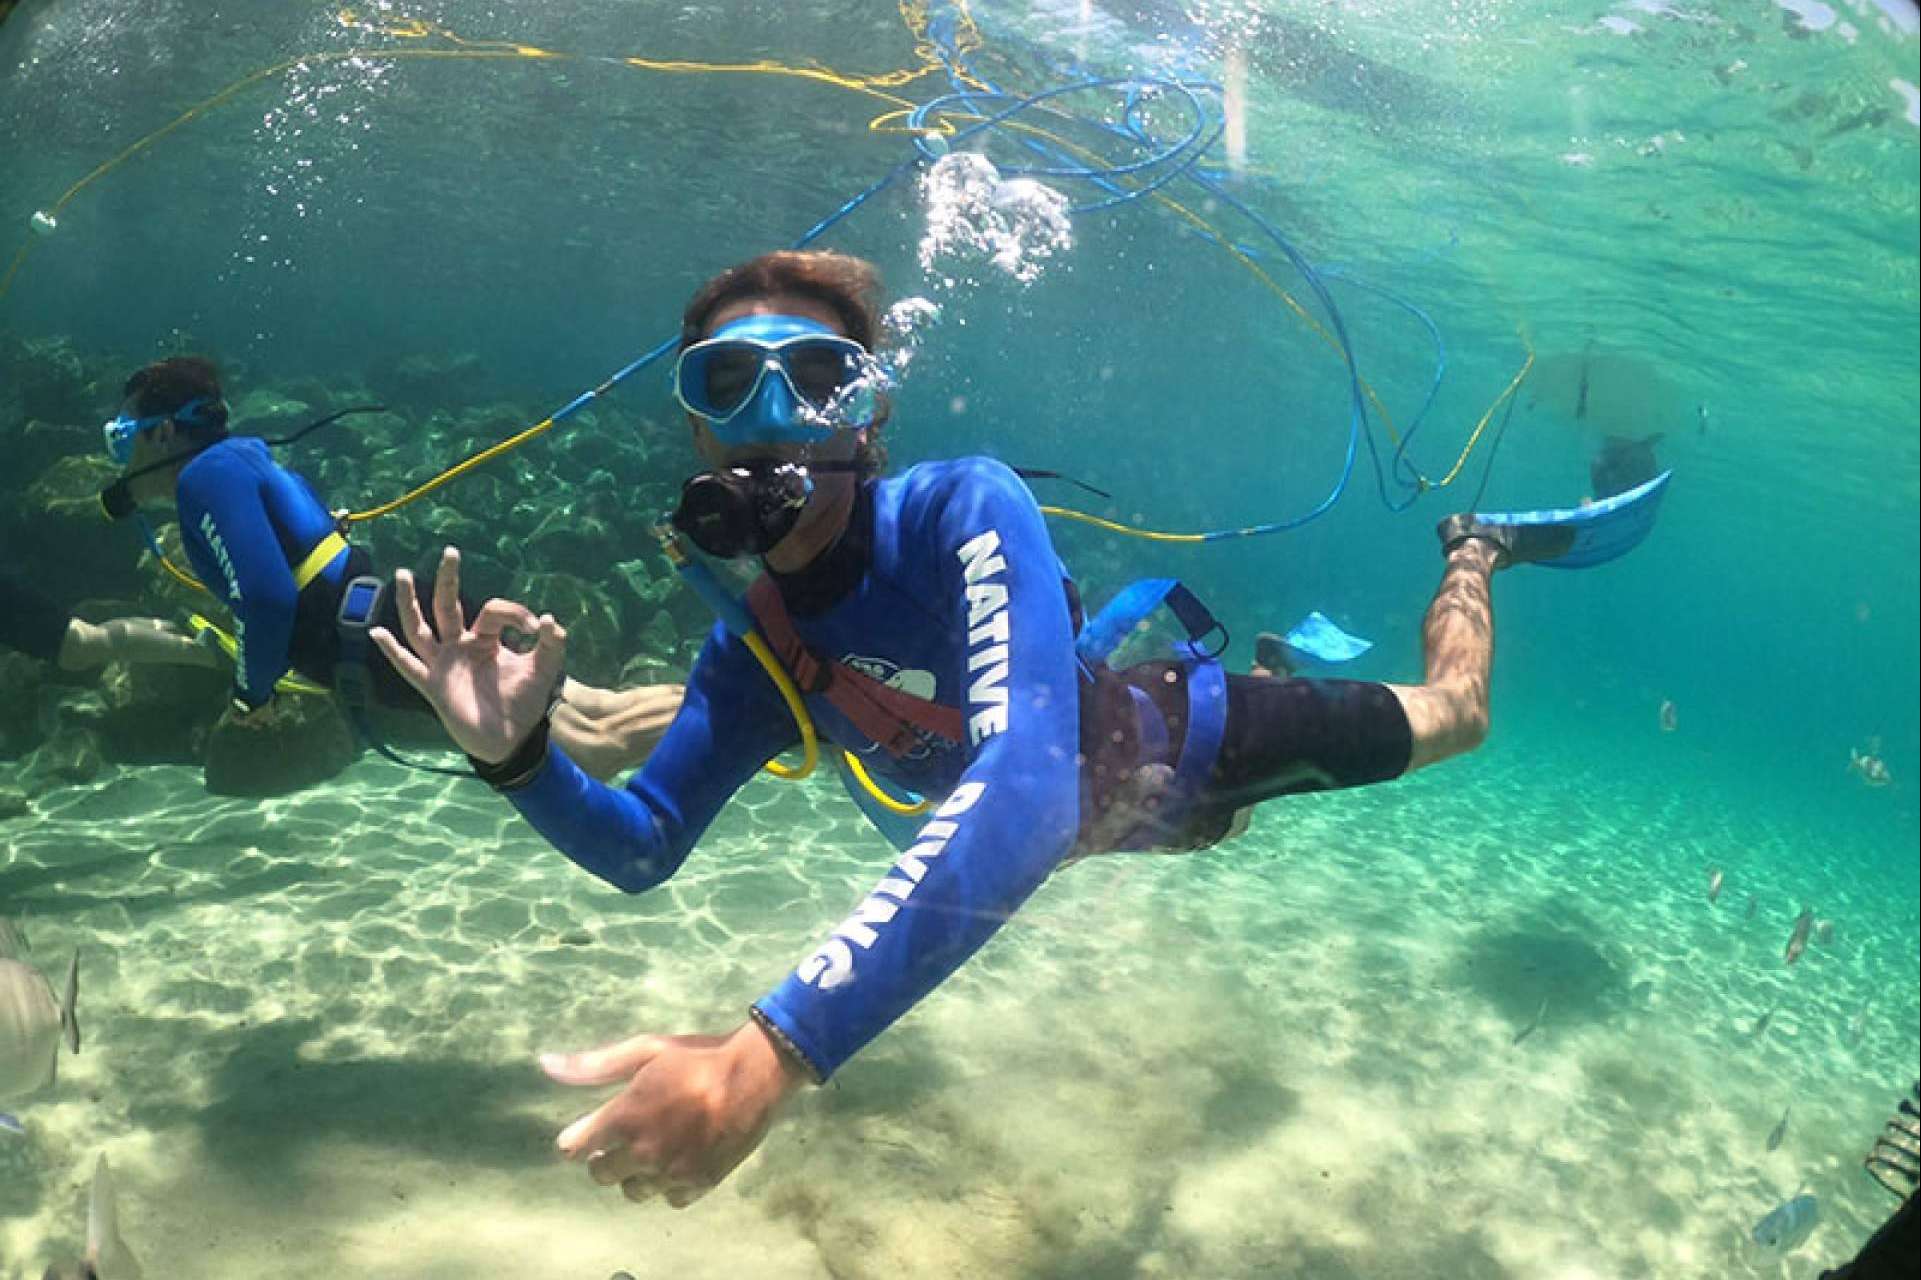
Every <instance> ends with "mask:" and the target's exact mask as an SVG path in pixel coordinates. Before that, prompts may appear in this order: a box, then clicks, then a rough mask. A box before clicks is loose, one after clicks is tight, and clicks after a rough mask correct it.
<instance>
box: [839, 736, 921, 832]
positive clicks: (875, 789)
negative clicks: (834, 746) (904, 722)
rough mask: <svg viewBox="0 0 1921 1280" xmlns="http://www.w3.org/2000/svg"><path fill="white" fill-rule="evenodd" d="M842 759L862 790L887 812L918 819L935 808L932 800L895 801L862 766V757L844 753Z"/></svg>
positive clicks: (864, 766)
mask: <svg viewBox="0 0 1921 1280" xmlns="http://www.w3.org/2000/svg"><path fill="white" fill-rule="evenodd" d="M840 758H841V760H842V761H844V762H845V763H846V765H847V771H848V772H849V773H851V774H853V775H854V780H855V781H856V782H858V783H860V785H861V789H862V790H864V791H866V792H867V794H868V795H870V796H872V797H873V798H874V803H875V804H878V805H879V806H880V807H881V808H883V809H885V810H887V812H889V813H897V814H899V815H900V816H901V817H903V818H918V817H920V815H922V814H923V813H926V812H927V811H928V810H929V809H931V808H933V807H934V802H933V801H932V800H925V799H923V800H915V801H913V802H911V803H910V802H908V801H906V800H897V799H895V798H894V797H893V795H891V794H890V793H889V792H888V791H887V789H886V788H885V787H883V786H881V785H880V784H879V783H878V782H875V781H874V779H873V778H872V777H871V776H870V775H869V774H868V772H867V766H866V765H864V764H862V763H861V762H860V757H859V756H857V755H855V754H854V753H853V752H851V751H842V752H841V753H840Z"/></svg>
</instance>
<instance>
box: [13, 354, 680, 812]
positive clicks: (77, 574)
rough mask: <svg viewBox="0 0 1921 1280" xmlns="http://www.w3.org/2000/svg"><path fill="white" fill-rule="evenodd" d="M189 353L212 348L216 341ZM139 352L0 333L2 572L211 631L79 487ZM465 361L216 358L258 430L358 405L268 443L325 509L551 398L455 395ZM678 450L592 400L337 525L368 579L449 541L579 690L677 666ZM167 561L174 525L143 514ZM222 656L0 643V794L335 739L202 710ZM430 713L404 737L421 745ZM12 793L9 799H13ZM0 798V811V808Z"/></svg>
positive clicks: (471, 448) (490, 438)
mask: <svg viewBox="0 0 1921 1280" xmlns="http://www.w3.org/2000/svg"><path fill="white" fill-rule="evenodd" d="M209 354H211V355H212V356H213V357H214V358H215V359H216V360H218V353H217V352H213V353H209ZM148 358H151V357H150V356H139V355H128V354H127V353H124V352H96V351H85V350H81V349H79V348H78V347H77V346H75V344H73V343H71V342H69V341H66V340H64V339H59V338H33V339H28V340H19V339H16V338H13V337H10V336H7V335H4V334H0V435H3V436H4V439H5V442H6V446H7V448H6V457H7V460H8V466H7V468H6V471H5V472H4V474H0V548H4V552H5V556H6V561H7V564H8V566H9V568H10V570H11V571H12V572H14V573H16V574H19V575H21V576H24V577H26V578H28V579H30V580H31V581H33V582H34V583H36V584H37V586H38V587H39V589H40V590H41V591H42V592H44V593H45V594H47V595H49V596H52V597H53V598H55V599H56V600H58V601H59V602H60V603H61V604H63V605H64V606H66V607H68V608H70V609H72V610H73V612H74V613H75V614H76V615H77V616H79V617H82V618H85V619H88V620H90V621H102V620H105V619H107V618H112V617H119V616H129V615H146V616H153V617H160V618H166V619H170V620H173V621H176V622H182V621H184V620H185V618H186V617H187V616H188V614H190V613H201V614H204V615H206V616H208V617H210V618H212V619H214V620H215V621H217V622H219V623H221V624H222V625H225V624H226V623H227V618H226V615H225V613H224V611H223V610H221V609H220V607H219V604H218V602H217V601H215V600H214V599H213V598H211V597H210V596H207V595H206V594H204V593H202V592H199V591H196V590H194V589H192V588H190V587H187V586H185V585H183V584H181V583H179V582H177V581H175V580H174V579H173V578H172V577H171V576H169V575H168V574H167V573H165V572H164V571H163V570H162V568H161V566H160V565H159V563H158V562H157V560H156V558H155V557H154V555H153V554H152V553H151V551H149V550H148V549H147V548H146V546H145V542H144V539H143V538H142V536H141V534H140V532H139V530H138V528H137V527H136V526H135V525H134V524H133V523H132V522H130V521H129V522H124V523H121V524H114V523H110V522H108V521H107V520H105V519H104V518H103V517H102V515H101V512H100V508H99V502H98V497H97V495H98V493H99V490H100V488H101V486H102V485H103V484H105V483H107V482H108V481H109V480H111V479H112V478H113V475H114V468H113V466H112V464H111V463H110V462H109V461H108V460H107V458H106V457H105V456H104V454H103V453H102V450H101V444H100V428H99V426H98V424H99V423H100V422H101V421H102V420H103V419H104V418H106V417H108V416H110V415H111V414H112V412H113V411H114V409H115V407H116V406H117V404H118V402H119V399H120V387H121V385H122V383H123V382H124V380H125V378H126V376H127V375H128V373H130V372H131V371H132V370H133V369H135V368H137V367H139V366H140V365H141V364H142V363H144V362H145V360H146V359H148ZM477 364H478V361H477V358H476V357H474V356H471V355H466V354H458V353H456V354H452V355H448V356H445V357H423V356H418V355H416V356H410V357H408V358H406V359H405V360H401V361H397V362H394V363H392V364H391V365H389V366H388V367H386V368H377V369H372V370H369V371H368V372H367V374H366V378H365V381H364V382H343V381H331V382H330V381H324V380H321V379H319V378H315V377H311V376H308V377H293V378H287V379H283V380H281V381H278V382H265V383H253V382H250V381H249V380H248V379H247V377H246V370H244V369H243V368H239V367H237V366H229V365H226V364H225V363H224V362H222V373H223V379H224V381H225V385H226V390H227V394H228V399H229V402H230V403H231V404H232V406H233V428H234V430H235V431H236V432H237V433H241V434H252V435H261V436H267V437H278V436H284V435H287V434H289V433H291V432H293V431H296V430H298V429H299V428H301V427H303V426H305V425H307V424H308V423H310V422H313V421H315V420H317V419H319V418H321V417H323V416H325V415H327V414H330V413H334V412H336V411H338V410H341V409H346V408H352V407H355V406H365V405H381V406H384V408H382V409H380V410H379V411H377V412H368V413H357V414H354V415H352V416H349V417H345V418H342V419H341V420H340V421H338V422H337V423H335V424H333V425H331V426H328V427H325V428H323V429H321V430H319V431H317V432H315V433H314V434H312V435H310V436H307V437H306V438H304V439H303V440H301V441H299V442H298V443H295V444H291V445H287V446H284V447H282V448H280V449H278V450H277V452H276V456H277V457H278V459H279V460H280V462H281V463H282V465H284V466H287V467H289V468H291V469H293V470H295V471H297V472H299V473H300V474H301V475H303V476H305V477H306V478H307V479H308V481H309V482H310V483H311V484H312V485H313V487H314V490H315V491H316V493H318V494H319V496H320V498H321V500H322V501H323V502H325V503H326V504H327V505H328V506H329V507H330V508H336V509H338V508H346V509H348V510H354V511H359V510H365V509H367V508H370V507H372V506H375V505H377V504H380V503H384V502H387V501H389V500H391V499H393V498H396V497H399V496H400V495H402V494H404V493H407V492H409V491H410V490H412V489H413V488H414V487H416V486H418V485H420V484H422V483H423V482H425V481H427V480H429V479H431V478H433V477H434V476H436V475H438V474H439V473H440V472H442V471H443V470H444V469H446V468H447V467H449V466H451V465H453V464H454V463H456V462H459V461H460V460H462V459H463V458H466V457H468V456H470V455H471V454H473V453H475V452H476V451H478V450H480V449H483V448H485V447H487V446H489V445H492V444H495V443H497V442H499V441H501V440H504V439H507V438H508V437H510V436H512V435H514V434H516V433H517V432H520V431H522V430H524V429H525V428H526V427H528V426H529V425H531V424H533V423H535V422H538V421H540V420H541V419H542V418H544V417H545V415H546V414H547V413H549V412H551V411H552V409H553V407H554V406H553V405H551V404H537V403H531V402H527V403H523V402H517V401H510V400H498V401H490V402H488V403H482V404H463V403H462V402H461V401H460V394H461V390H462V388H463V387H464V386H468V385H471V382H472V373H473V371H474V369H475V368H476V366H477ZM691 464H692V458H691V455H690V454H689V453H688V450H687V447H686V445H685V443H684V437H683V434H682V432H681V430H680V429H679V428H678V426H676V425H673V424H670V423H668V422H666V421H664V420H662V419H658V418H650V417H648V416H647V415H646V414H643V413H642V412H640V411H639V407H638V406H636V405H632V404H622V403H621V402H620V401H619V400H618V398H610V401H609V402H607V403H604V404H599V405H596V406H595V408H593V409H590V410H587V411H584V412H582V413H579V414H577V415H575V416H574V417H573V418H571V419H569V420H568V421H567V422H565V423H562V424H561V425H559V426H558V427H556V428H554V429H553V430H552V431H550V432H548V433H546V434H544V435H542V436H540V437H538V438H536V439H535V440H533V441H531V442H529V443H527V444H526V445H524V446H522V447H521V448H519V449H516V450H514V451H513V452H511V453H509V454H507V455H506V456H504V457H502V458H498V459H495V460H493V461H491V462H489V463H487V464H485V465H484V466H482V467H481V468H479V469H477V470H476V471H474V472H471V473H469V474H467V475H465V476H463V477H461V478H460V479H458V480H457V481H455V482H453V483H451V484H449V485H447V486H446V487H445V488H442V489H439V490H437V491H435V492H434V493H433V494H432V495H430V496H428V497H425V498H423V499H421V500H419V501H417V502H414V503H412V504H410V505H408V506H407V507H405V508H403V509H401V510H400V511H397V512H395V513H393V514H391V515H387V516H383V517H381V518H378V519H374V520H369V521H366V522H363V523H358V524H356V525H355V526H354V528H353V532H352V535H351V536H352V540H353V542H354V543H355V544H356V545H358V546H362V547H364V548H366V550H367V551H368V552H369V553H370V554H371V555H372V557H373V560H374V563H375V565H376V566H377V567H378V569H379V570H380V571H381V572H383V573H390V572H391V571H392V570H394V569H396V568H400V567H402V566H406V567H410V568H413V569H414V570H416V571H417V572H423V573H424V572H426V571H429V570H431V568H432V566H433V565H434V564H435V562H436V561H437V559H438V557H439V553H440V549H441V548H442V547H443V546H446V545H449V544H452V545H455V546H458V547H459V548H460V549H461V553H462V558H463V586H464V589H465V590H466V591H467V593H468V594H469V595H470V596H471V597H472V598H473V599H475V600H482V599H485V598H487V597H489V596H494V595H504V596H508V597H511V598H513V599H517V600H520V601H523V602H525V603H526V604H527V605H529V606H530V607H532V608H534V609H535V610H537V611H541V612H549V613H552V614H554V616H555V617H557V618H559V619H560V621H561V622H562V624H563V625H565V626H566V627H567V629H568V633H569V640H568V660H567V662H568V673H569V674H570V675H572V676H574V677H575V678H577V679H580V680H583V681H586V682H588V683H591V684H599V685H609V686H611V685H618V684H635V683H652V682H657V681H662V680H673V679H679V678H681V677H684V675H685V673H686V670H687V668H688V666H689V665H690V664H691V662H692V659H693V655H694V653H695V652H696V651H697V650H698V648H699V645H700V642H701V640H702V639H703V638H704V636H705V634H706V632H707V629H708V627H709V626H710V625H711V618H710V616H709V615H708V613H707V611H706V609H705V607H704V606H703V605H701V603H700V602H699V601H698V600H697V599H695V598H694V597H693V596H692V594H691V593H690V592H687V591H685V590H682V589H681V588H680V587H679V584H678V582H677V580H676V578H675V576H674V574H673V571H672V569H671V568H670V567H669V566H668V564H667V562H666V560H665V558H664V557H663V556H662V555H661V554H660V551H659V549H658V547H657V546H656V545H655V541H654V538H653V536H652V533H651V528H652V525H653V523H654V521H655V520H657V519H658V518H659V517H660V515H661V513H662V512H664V511H666V510H667V509H668V508H669V507H670V506H671V505H672V503H673V501H674V496H675V494H676V492H677V491H678V486H679V483H680V480H681V478H682V475H683V473H684V472H685V471H687V469H688V468H689V467H690V466H691ZM158 532H159V538H160V542H161V544H162V546H163V547H164V548H166V549H168V550H169V553H170V558H171V559H173V561H174V562H175V563H176V564H179V565H181V566H182V567H185V563H186V561H185V556H184V555H183V554H181V553H180V551H179V538H178V533H177V531H176V530H174V529H173V528H171V527H170V526H167V525H166V524H165V523H164V522H159V528H158ZM229 683H230V679H229V676H228V675H227V674H226V673H222V672H215V671H200V670H195V669H189V668H172V667H143V668H125V667H120V666H117V665H116V666H110V667H108V668H107V669H106V670H105V671H104V672H95V673H88V674H86V675H82V676H75V675H72V674H70V673H64V672H60V671H57V670H56V669H54V668H53V667H52V666H50V665H49V664H45V663H40V662H36V661H34V660H33V659H30V658H27V657H26V656H24V655H21V654H17V653H12V652H9V651H0V790H5V791H6V792H7V794H8V795H9V796H19V795H21V794H24V795H26V796H28V797H31V796H32V795H35V794H38V793H40V792H42V791H45V790H46V789H48V788H51V787H57V786H62V785H66V784H69V783H72V782H76V781H85V780H86V779H88V778H90V777H91V776H93V775H94V774H96V773H98V771H99V770H100V769H101V768H102V767H103V765H105V764H106V763H109V762H121V763H158V762H165V763H176V764H199V765H202V766H203V767H204V768H205V770H206V779H207V785H208V786H209V787H210V788H212V789H214V790H216V791H218V792H221V793H224V794H233V795H267V794H275V793H279V792H284V791H288V790H293V789H297V788H299V787H302V786H309V785H312V784H314V783H316V782H319V781H322V780H324V779H325V778H327V777H330V776H332V775H333V774H334V773H337V772H338V771H339V770H340V769H342V768H344V767H345V766H346V765H347V764H348V763H349V762H350V761H351V760H352V759H353V758H354V756H355V755H356V753H357V744H356V742H355V738H354V734H353V732H352V730H351V729H350V727H349V725H348V723H347V721H346V720H345V719H344V717H343V716H342V714H341V712H340V710H339V709H338V708H337V707H336V706H335V705H334V703H333V700H332V699H331V698H328V697H324V696H311V695H310V696H305V697H289V698H283V699H280V700H279V701H278V702H277V704H276V709H275V712H274V714H272V715H270V716H269V717H267V718H265V719H264V720H263V721H260V722H256V723H248V724H244V725H242V724H236V723H234V722H233V721H232V718H231V717H230V716H227V715H226V714H225V712H226V703H227V689H228V685H229ZM435 732H436V730H435V729H434V727H432V726H428V728H427V730H426V731H425V732H424V733H421V734H404V735H403V736H404V737H405V738H407V739H409V740H413V741H432V740H434V736H435ZM14 807H17V806H14ZM8 811H9V810H8V807H7V806H0V821H4V820H6V814H7V812H8Z"/></svg>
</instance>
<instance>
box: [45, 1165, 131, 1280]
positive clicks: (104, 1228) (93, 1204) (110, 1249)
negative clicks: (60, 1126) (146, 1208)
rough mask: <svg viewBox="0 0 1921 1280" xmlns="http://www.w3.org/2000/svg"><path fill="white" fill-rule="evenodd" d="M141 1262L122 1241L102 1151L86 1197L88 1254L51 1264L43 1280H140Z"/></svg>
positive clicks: (118, 1214)
mask: <svg viewBox="0 0 1921 1280" xmlns="http://www.w3.org/2000/svg"><path fill="white" fill-rule="evenodd" d="M141 1274H142V1273H141V1270H140V1262H139V1260H138V1259H137V1258H135V1257H134V1256H133V1250H131V1249H129V1248H127V1242H126V1241H124V1240H122V1239H121V1238H120V1211H119V1209H118V1207H117V1206H116V1205H115V1203H114V1197H113V1169H112V1168H111V1167H110V1166H109V1165H108V1164H107V1157H106V1154H105V1153H104V1152H103V1153H102V1154H101V1156H100V1159H99V1161H98V1162H97V1163H96V1164H95V1165H94V1166H93V1190H92V1191H91V1192H90V1193H89V1194H88V1196H87V1252H86V1253H85V1254H84V1255H83V1256H81V1257H79V1258H68V1259H66V1260H63V1261H60V1262H55V1263H52V1264H51V1265H49V1266H48V1267H47V1269H46V1271H44V1272H43V1273H42V1274H41V1277H40V1280H140V1276H141Z"/></svg>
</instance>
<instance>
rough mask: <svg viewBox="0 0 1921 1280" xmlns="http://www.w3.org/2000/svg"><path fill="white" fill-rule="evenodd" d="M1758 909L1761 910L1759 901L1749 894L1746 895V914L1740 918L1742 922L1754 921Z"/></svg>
mask: <svg viewBox="0 0 1921 1280" xmlns="http://www.w3.org/2000/svg"><path fill="white" fill-rule="evenodd" d="M1760 909H1761V900H1760V899H1759V898H1757V897H1755V896H1754V895H1753V894H1751V893H1750V894H1749V895H1748V909H1747V914H1746V915H1744V916H1742V917H1741V918H1742V919H1744V920H1752V919H1754V913H1755V912H1757V911H1759V910H1760Z"/></svg>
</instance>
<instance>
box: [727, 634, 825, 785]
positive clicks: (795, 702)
mask: <svg viewBox="0 0 1921 1280" xmlns="http://www.w3.org/2000/svg"><path fill="white" fill-rule="evenodd" d="M741 639H742V640H743V641H744V642H745V643H746V645H747V649H748V652H750V653H752V654H753V655H754V657H756V658H758V659H759V660H760V665H761V667H762V669H763V670H765V671H766V672H767V675H768V677H769V678H770V679H772V680H773V682H774V687H775V688H776V689H779V690H780V698H781V701H782V702H785V703H786V704H787V712H788V714H789V715H791V716H793V717H794V723H795V724H796V725H798V726H799V727H800V763H799V764H797V765H789V764H782V763H781V762H780V761H778V760H769V761H768V762H767V772H769V773H771V774H773V775H774V776H775V777H776V778H788V779H792V780H795V781H798V780H799V779H801V778H805V777H806V776H807V775H808V774H810V773H812V772H813V771H814V766H815V765H817V764H819V763H820V739H819V738H818V736H816V734H815V732H814V718H813V717H812V716H810V715H808V714H807V704H806V703H804V702H802V701H801V700H800V690H799V689H797V688H795V687H794V680H793V677H792V676H789V675H788V674H787V668H785V667H783V666H781V665H780V659H778V658H776V657H775V656H774V653H773V650H771V649H769V648H768V647H767V642H766V641H765V640H763V639H761V638H760V633H759V632H758V631H749V632H748V633H747V634H746V635H744V636H742V637H741Z"/></svg>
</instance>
